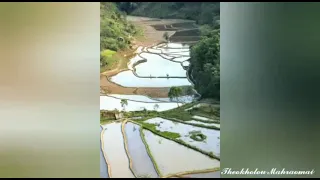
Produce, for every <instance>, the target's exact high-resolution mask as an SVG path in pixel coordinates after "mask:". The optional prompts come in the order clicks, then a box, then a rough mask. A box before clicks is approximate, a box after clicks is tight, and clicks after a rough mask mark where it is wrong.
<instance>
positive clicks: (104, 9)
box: [100, 2, 137, 66]
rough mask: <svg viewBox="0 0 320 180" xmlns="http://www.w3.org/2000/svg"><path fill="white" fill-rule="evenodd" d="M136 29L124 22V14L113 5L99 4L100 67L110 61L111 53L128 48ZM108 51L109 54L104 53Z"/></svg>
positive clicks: (109, 3) (110, 3) (108, 3)
mask: <svg viewBox="0 0 320 180" xmlns="http://www.w3.org/2000/svg"><path fill="white" fill-rule="evenodd" d="M136 33H137V30H136V28H135V27H134V26H133V25H132V24H130V23H128V22H127V21H126V15H125V13H123V12H121V11H119V10H118V8H117V6H116V4H115V3H112V2H101V3H100V49H101V52H102V53H101V56H100V65H101V66H105V65H108V64H110V63H111V62H112V61H114V60H113V59H112V56H111V55H110V53H111V54H112V52H116V51H118V50H121V49H125V48H128V47H129V46H130V44H131V40H132V37H133V36H134V35H135V34H136ZM106 50H108V52H109V53H107V52H106Z"/></svg>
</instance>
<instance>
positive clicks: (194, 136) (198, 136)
mask: <svg viewBox="0 0 320 180" xmlns="http://www.w3.org/2000/svg"><path fill="white" fill-rule="evenodd" d="M189 135H190V138H191V139H193V140H195V141H204V140H206V139H207V136H206V135H204V134H202V133H201V132H198V131H194V132H189Z"/></svg>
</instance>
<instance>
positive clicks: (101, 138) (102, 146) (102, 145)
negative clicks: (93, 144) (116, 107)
mask: <svg viewBox="0 0 320 180" xmlns="http://www.w3.org/2000/svg"><path fill="white" fill-rule="evenodd" d="M106 124H108V123H106ZM104 131H105V128H103V127H102V131H101V134H100V142H101V150H102V153H103V157H104V159H105V161H106V163H107V166H108V176H109V178H111V177H112V176H111V165H110V164H109V162H108V159H107V155H106V153H105V151H104V141H103V134H104Z"/></svg>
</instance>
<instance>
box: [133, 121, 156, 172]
mask: <svg viewBox="0 0 320 180" xmlns="http://www.w3.org/2000/svg"><path fill="white" fill-rule="evenodd" d="M127 122H131V123H134V124H136V125H138V126H140V130H139V131H140V138H141V140H142V142H143V144H144V146H145V147H146V150H147V153H148V156H149V158H150V159H151V161H152V164H153V167H154V169H155V170H156V172H157V174H158V176H159V177H162V174H161V172H160V169H159V166H158V164H157V162H156V160H155V159H154V158H153V156H152V153H151V151H150V148H149V145H148V143H147V142H146V139H145V138H144V134H143V132H142V131H143V130H144V128H143V126H141V124H139V123H137V122H135V121H131V120H127Z"/></svg>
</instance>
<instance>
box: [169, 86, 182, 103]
mask: <svg viewBox="0 0 320 180" xmlns="http://www.w3.org/2000/svg"><path fill="white" fill-rule="evenodd" d="M180 96H182V89H181V88H180V87H174V86H173V87H171V88H170V90H169V92H168V97H169V98H170V100H171V101H172V100H173V99H175V100H176V101H177V102H179V97H180ZM177 104H178V107H179V103H177Z"/></svg>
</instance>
